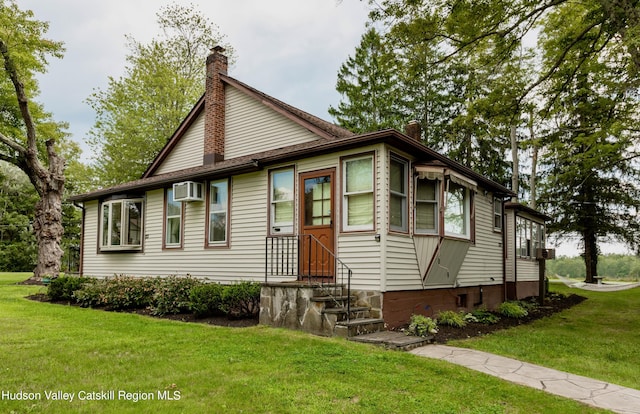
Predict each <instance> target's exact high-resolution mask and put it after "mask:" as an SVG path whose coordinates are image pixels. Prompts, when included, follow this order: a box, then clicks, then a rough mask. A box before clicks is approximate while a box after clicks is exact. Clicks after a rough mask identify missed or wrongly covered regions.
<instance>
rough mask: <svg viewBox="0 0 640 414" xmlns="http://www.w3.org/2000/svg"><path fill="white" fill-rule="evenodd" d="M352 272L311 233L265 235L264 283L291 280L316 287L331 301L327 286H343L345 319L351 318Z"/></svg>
mask: <svg viewBox="0 0 640 414" xmlns="http://www.w3.org/2000/svg"><path fill="white" fill-rule="evenodd" d="M352 275H353V271H352V270H351V269H350V268H349V266H347V265H346V264H345V263H344V262H343V261H342V260H340V259H339V258H338V257H337V256H336V255H335V254H334V253H333V252H332V251H331V250H329V249H328V248H327V247H326V246H325V245H324V244H322V242H321V241H320V240H318V239H317V238H316V237H314V236H313V235H311V234H298V235H289V236H267V237H266V239H265V265H264V281H265V283H267V282H268V281H269V278H270V277H271V279H272V280H273V279H274V278H277V279H278V280H282V279H283V278H285V279H286V278H290V277H295V278H296V280H297V281H304V280H305V279H306V281H307V283H308V284H309V285H311V286H319V287H320V288H322V289H323V290H325V292H327V294H328V295H329V296H331V297H332V298H333V299H334V301H335V294H332V293H331V292H330V291H328V290H326V287H327V285H329V284H334V285H342V286H345V285H346V287H347V297H348V300H347V320H350V318H351V276H352Z"/></svg>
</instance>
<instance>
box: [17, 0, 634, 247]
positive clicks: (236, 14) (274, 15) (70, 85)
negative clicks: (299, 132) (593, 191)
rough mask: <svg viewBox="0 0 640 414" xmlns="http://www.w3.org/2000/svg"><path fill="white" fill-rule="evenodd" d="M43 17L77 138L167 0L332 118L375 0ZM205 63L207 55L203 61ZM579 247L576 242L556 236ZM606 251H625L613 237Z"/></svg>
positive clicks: (40, 5) (55, 95)
mask: <svg viewBox="0 0 640 414" xmlns="http://www.w3.org/2000/svg"><path fill="white" fill-rule="evenodd" d="M17 3H18V5H19V7H20V8H21V9H23V10H24V9H30V10H32V11H33V12H34V18H35V19H37V20H41V21H47V22H49V31H48V33H47V35H46V36H47V37H48V38H49V39H52V40H55V41H61V42H63V43H64V46H65V48H66V52H65V54H64V57H63V59H50V61H49V63H50V64H49V67H48V71H47V73H46V74H43V75H40V76H39V77H38V79H39V85H40V90H41V94H40V97H39V101H40V102H41V103H42V104H43V105H44V108H45V109H46V110H47V111H49V112H52V113H53V115H54V119H56V120H57V121H64V122H68V123H69V126H70V128H69V132H70V133H71V134H72V139H73V140H75V141H76V142H78V143H79V144H80V145H81V148H82V149H83V157H82V159H83V161H86V162H88V161H90V160H91V157H92V154H91V151H90V149H89V147H88V146H87V145H86V144H85V138H86V137H87V135H88V131H89V130H90V129H91V127H92V126H93V124H94V122H95V113H94V112H93V110H92V109H91V107H90V106H89V105H88V104H87V103H86V100H87V98H88V97H89V96H90V95H91V94H92V93H93V92H94V91H96V90H105V89H106V87H107V82H108V79H109V77H113V78H118V77H120V76H122V75H123V74H124V69H125V58H126V55H127V54H128V53H129V50H128V49H127V47H126V42H125V35H131V36H132V37H133V38H134V39H135V40H137V41H139V42H143V43H146V42H148V41H150V40H151V39H152V38H153V37H157V36H158V35H159V28H158V24H157V22H156V14H157V12H158V11H159V10H160V8H161V7H162V6H165V5H168V4H172V3H175V4H181V5H185V6H188V5H191V4H192V5H194V6H195V7H196V9H197V10H199V11H200V12H201V13H202V14H203V15H204V16H206V17H207V18H208V19H209V20H210V21H211V22H212V23H214V24H215V25H216V26H217V27H218V30H219V32H220V33H221V34H223V35H225V36H226V41H227V42H228V43H229V44H231V45H232V46H233V47H234V49H235V53H236V55H235V56H236V62H235V64H234V65H232V66H231V67H230V68H229V75H230V76H232V77H234V78H236V79H238V80H240V81H242V82H244V83H246V84H248V85H251V86H253V87H254V88H256V89H258V90H260V91H262V92H264V93H267V94H269V95H271V96H273V97H275V98H277V99H280V100H282V101H284V102H286V103H288V104H290V105H293V106H295V107H297V108H300V109H302V110H305V111H307V112H309V113H311V114H313V115H316V116H319V117H320V118H323V119H326V120H329V121H330V120H331V118H330V116H329V115H328V113H327V109H328V108H329V106H330V105H333V106H337V105H338V102H339V100H340V95H339V94H338V93H337V92H336V90H335V84H336V80H337V73H338V69H339V68H340V65H341V64H342V63H343V62H344V61H345V60H346V59H347V58H348V57H349V55H353V54H354V52H355V48H356V47H357V45H358V44H359V43H360V37H361V36H362V34H363V33H364V31H365V23H366V22H367V15H368V12H369V9H368V8H369V6H368V2H367V1H363V0H233V1H229V0H108V1H88V0H17ZM203 64H204V62H203ZM556 247H557V255H565V256H575V255H577V254H578V250H577V243H576V242H575V241H569V242H565V243H562V244H558V245H557V246H556ZM602 248H603V252H604V253H625V252H626V250H625V248H624V246H621V245H618V244H606V245H603V246H602Z"/></svg>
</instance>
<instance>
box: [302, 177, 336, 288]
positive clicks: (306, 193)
mask: <svg viewBox="0 0 640 414" xmlns="http://www.w3.org/2000/svg"><path fill="white" fill-rule="evenodd" d="M334 177H335V170H333V169H332V170H323V171H316V172H313V173H304V174H301V175H300V188H301V189H303V191H302V192H301V193H302V197H301V202H300V204H301V205H300V211H301V214H300V218H301V221H302V223H301V226H300V227H301V229H302V235H303V237H302V240H303V242H302V243H301V246H300V248H301V249H302V262H301V263H300V267H301V269H300V274H301V275H303V276H311V277H324V278H327V277H328V278H333V276H334V272H335V258H334V252H335V250H334V243H335V233H334V225H333V223H334V212H335V208H334V200H333V198H334V194H335V192H334V188H335V187H334ZM307 236H312V237H307Z"/></svg>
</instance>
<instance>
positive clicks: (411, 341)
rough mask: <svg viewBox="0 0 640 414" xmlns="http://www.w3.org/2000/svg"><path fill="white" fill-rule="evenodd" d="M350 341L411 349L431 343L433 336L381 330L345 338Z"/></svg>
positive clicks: (389, 347)
mask: <svg viewBox="0 0 640 414" xmlns="http://www.w3.org/2000/svg"><path fill="white" fill-rule="evenodd" d="M347 339H348V340H350V341H354V342H362V343H366V344H373V345H378V346H382V347H384V348H386V349H393V350H400V351H410V350H412V349H415V348H418V347H421V346H424V345H428V344H432V343H433V341H434V337H433V336H431V335H430V336H427V337H421V336H409V335H406V334H405V333H403V332H394V331H381V332H375V333H370V334H365V335H358V336H353V337H350V338H347Z"/></svg>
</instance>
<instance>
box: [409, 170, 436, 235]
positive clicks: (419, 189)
mask: <svg viewBox="0 0 640 414" xmlns="http://www.w3.org/2000/svg"><path fill="white" fill-rule="evenodd" d="M438 183H439V182H438V181H437V180H429V179H427V178H418V179H417V180H416V190H415V191H416V195H415V198H416V200H415V202H416V208H415V226H416V233H419V234H436V233H438V198H439V194H440V191H439V188H438V187H439V185H438Z"/></svg>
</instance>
